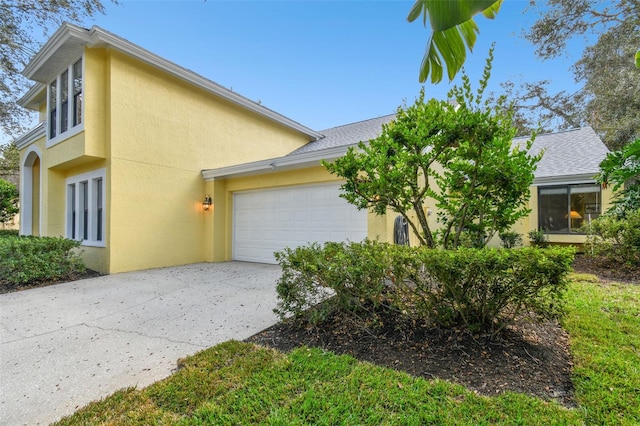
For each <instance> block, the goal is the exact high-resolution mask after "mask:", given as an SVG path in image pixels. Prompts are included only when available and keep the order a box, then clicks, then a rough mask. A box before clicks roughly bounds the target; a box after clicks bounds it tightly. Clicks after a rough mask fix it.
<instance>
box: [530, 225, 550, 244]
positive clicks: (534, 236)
mask: <svg viewBox="0 0 640 426" xmlns="http://www.w3.org/2000/svg"><path fill="white" fill-rule="evenodd" d="M528 235H529V242H530V243H531V245H532V246H534V247H540V248H546V247H549V239H548V238H547V235H546V234H545V233H544V231H543V230H542V229H540V228H538V229H532V230H531V231H529V234H528Z"/></svg>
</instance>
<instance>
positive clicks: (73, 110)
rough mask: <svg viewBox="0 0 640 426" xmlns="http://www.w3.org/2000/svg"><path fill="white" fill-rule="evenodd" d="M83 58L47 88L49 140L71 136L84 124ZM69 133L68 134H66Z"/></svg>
mask: <svg viewBox="0 0 640 426" xmlns="http://www.w3.org/2000/svg"><path fill="white" fill-rule="evenodd" d="M82 89H83V81H82V58H80V59H79V60H78V61H76V62H75V63H73V64H71V65H70V66H69V67H67V69H66V70H64V71H63V72H62V73H60V75H58V77H56V79H55V80H53V81H52V82H51V83H49V88H48V90H47V92H48V93H47V111H48V119H49V126H48V131H49V140H50V141H51V140H55V139H57V138H58V137H60V138H62V137H67V136H71V133H68V132H69V131H70V130H80V127H79V126H80V125H81V124H82V118H83V117H82ZM65 133H67V134H65Z"/></svg>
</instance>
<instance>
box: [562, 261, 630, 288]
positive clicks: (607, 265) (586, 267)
mask: <svg viewBox="0 0 640 426" xmlns="http://www.w3.org/2000/svg"><path fill="white" fill-rule="evenodd" d="M573 270H574V271H575V272H577V273H584V274H593V275H596V276H597V277H598V278H599V279H600V281H602V282H619V283H626V284H640V265H622V264H620V263H614V262H611V261H607V260H606V259H604V258H601V257H593V256H588V255H586V254H578V255H576V257H575V259H574V261H573Z"/></svg>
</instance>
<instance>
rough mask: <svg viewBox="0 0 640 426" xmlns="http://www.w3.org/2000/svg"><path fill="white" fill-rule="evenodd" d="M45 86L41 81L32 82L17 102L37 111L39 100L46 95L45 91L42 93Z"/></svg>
mask: <svg viewBox="0 0 640 426" xmlns="http://www.w3.org/2000/svg"><path fill="white" fill-rule="evenodd" d="M46 88H47V86H45V85H44V84H43V83H36V84H34V85H33V86H31V88H30V89H29V90H28V91H27V93H25V94H24V95H22V97H21V98H20V99H18V102H17V104H18V105H20V106H21V107H23V108H26V109H31V110H34V111H38V110H39V108H40V102H42V101H43V100H44V97H45V96H46V93H44V92H45V90H46Z"/></svg>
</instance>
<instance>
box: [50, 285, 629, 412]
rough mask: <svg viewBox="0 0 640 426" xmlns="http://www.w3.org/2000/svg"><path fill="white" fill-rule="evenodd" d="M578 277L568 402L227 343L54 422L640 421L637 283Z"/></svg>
mask: <svg viewBox="0 0 640 426" xmlns="http://www.w3.org/2000/svg"><path fill="white" fill-rule="evenodd" d="M578 278H581V279H583V280H581V281H576V282H574V283H573V284H572V286H571V289H570V292H569V295H568V302H569V308H570V312H569V315H568V317H567V319H566V320H565V323H564V326H565V327H566V329H567V330H568V331H569V333H570V336H571V348H572V353H573V357H574V362H575V373H574V374H575V377H574V382H575V386H576V396H577V399H578V402H579V404H580V406H579V407H578V408H577V409H568V408H565V407H562V406H560V405H558V404H556V403H553V402H546V401H543V400H540V399H538V398H534V397H530V396H527V395H523V394H516V393H505V394H502V395H499V396H495V397H484V396H479V395H477V394H475V393H473V392H470V391H468V390H467V389H465V388H464V387H462V386H459V385H456V384H452V383H449V382H445V381H442V380H424V379H421V378H414V377H411V376H408V375H407V374H404V373H400V372H396V371H393V370H389V369H385V368H381V367H377V366H374V365H371V364H367V363H361V362H358V361H356V360H355V359H353V358H351V357H348V356H336V355H334V354H332V353H329V352H323V351H321V350H319V349H308V348H301V349H297V350H295V351H293V352H291V353H289V354H283V353H280V352H277V351H274V350H271V349H267V348H262V347H258V346H254V345H251V344H246V343H241V342H237V341H230V342H226V343H223V344H220V345H217V346H214V347H212V348H209V349H207V350H205V351H202V352H200V353H198V354H196V355H194V356H192V357H189V358H187V359H185V360H184V361H183V362H182V368H181V369H180V370H179V371H178V372H177V373H175V374H174V375H172V376H170V377H168V378H167V379H165V380H162V381H160V382H157V383H155V384H153V385H151V386H150V387H148V388H145V389H141V390H136V389H125V390H121V391H119V392H117V393H115V394H114V395H112V396H110V397H108V398H106V399H104V400H102V401H99V402H95V403H92V404H89V405H88V406H87V407H85V408H83V409H81V410H80V411H78V412H77V413H76V414H75V415H73V416H71V417H69V418H66V419H63V420H62V421H61V422H60V423H59V424H61V425H79V424H81V425H86V424H109V425H112V424H145V425H146V424H178V425H200V424H223V425H226V424H229V425H232V424H264V425H304V424H320V425H330V424H358V425H384V424H394V425H395V424H405V425H424V424H445V425H448V424H451V425H453V424H455V425H494V424H509V425H519V424H521V425H530V424H548V425H553V424H557V425H574V424H585V423H586V424H616V425H617V424H640V371H639V368H640V353H639V350H640V303H639V302H640V300H639V299H640V287H637V286H621V285H601V284H597V283H593V282H588V281H592V280H589V279H588V277H578Z"/></svg>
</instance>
